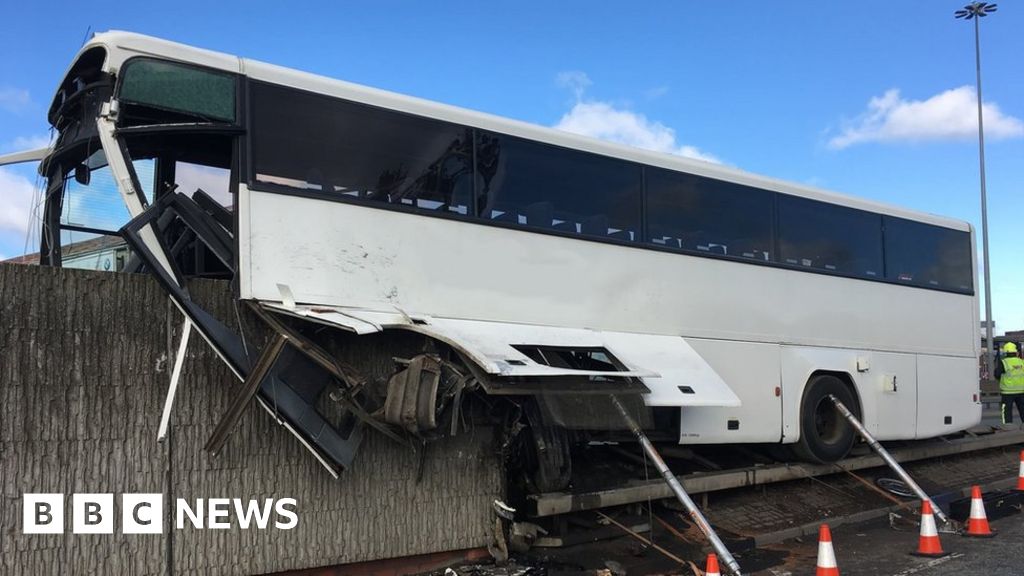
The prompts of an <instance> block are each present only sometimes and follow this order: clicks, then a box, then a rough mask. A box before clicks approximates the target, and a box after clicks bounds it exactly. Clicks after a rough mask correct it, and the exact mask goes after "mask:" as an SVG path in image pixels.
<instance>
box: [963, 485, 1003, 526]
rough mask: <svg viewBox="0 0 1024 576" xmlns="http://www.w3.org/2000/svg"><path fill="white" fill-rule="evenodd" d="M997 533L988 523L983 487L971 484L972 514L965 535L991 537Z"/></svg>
mask: <svg viewBox="0 0 1024 576" xmlns="http://www.w3.org/2000/svg"><path fill="white" fill-rule="evenodd" d="M995 535H996V533H995V532H993V531H992V528H990V527H989V525H988V516H986V515H985V501H984V500H982V498H981V487H980V486H971V516H970V517H969V518H968V519H967V531H966V532H964V536H972V537H974V538H991V537H993V536H995Z"/></svg>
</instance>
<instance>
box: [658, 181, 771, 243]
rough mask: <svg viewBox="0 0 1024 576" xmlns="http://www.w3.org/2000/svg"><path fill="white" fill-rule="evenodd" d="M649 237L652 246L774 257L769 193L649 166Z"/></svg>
mask: <svg viewBox="0 0 1024 576" xmlns="http://www.w3.org/2000/svg"><path fill="white" fill-rule="evenodd" d="M646 209H647V240H648V242H651V243H653V244H656V245H660V246H668V247H671V248H677V249H681V250H692V251H698V252H707V253H713V254H724V255H728V256H739V257H742V258H752V259H756V260H771V259H772V193H771V192H768V191H767V190H760V189H757V188H750V187H747V186H741V185H739V184H732V183H729V182H722V181H719V180H712V179H710V178H704V177H701V176H694V175H691V174H683V173H680V172H672V171H669V170H660V169H657V168H648V169H647V204H646Z"/></svg>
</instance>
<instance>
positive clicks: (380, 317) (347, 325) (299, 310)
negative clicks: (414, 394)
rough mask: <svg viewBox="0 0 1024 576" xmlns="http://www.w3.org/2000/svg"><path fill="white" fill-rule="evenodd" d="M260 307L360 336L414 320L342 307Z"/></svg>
mask: <svg viewBox="0 0 1024 576" xmlns="http://www.w3.org/2000/svg"><path fill="white" fill-rule="evenodd" d="M260 306H261V307H263V308H264V309H265V310H270V311H272V312H278V313H281V314H286V315H288V316H294V317H296V318H304V319H307V320H312V321H313V322H317V323H320V324H326V325H328V326H333V327H335V328H341V329H342V330H347V331H349V332H355V333H356V334H359V335H360V336H361V335H363V334H372V333H374V332H380V331H382V330H383V329H384V327H385V326H388V327H394V326H396V325H400V324H410V323H412V320H411V319H410V318H409V317H408V316H406V315H405V314H402V313H401V312H380V311H375V310H362V309H358V308H345V307H342V306H309V305H305V304H293V305H291V306H289V304H288V303H283V302H266V301H261V302H260Z"/></svg>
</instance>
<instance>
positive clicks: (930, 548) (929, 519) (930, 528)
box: [911, 500, 946, 558]
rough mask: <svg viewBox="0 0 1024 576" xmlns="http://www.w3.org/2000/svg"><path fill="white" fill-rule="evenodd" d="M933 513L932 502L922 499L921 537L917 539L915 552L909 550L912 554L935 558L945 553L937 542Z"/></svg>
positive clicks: (937, 535) (937, 532)
mask: <svg viewBox="0 0 1024 576" xmlns="http://www.w3.org/2000/svg"><path fill="white" fill-rule="evenodd" d="M933 514H934V513H933V512H932V503H931V502H929V501H928V500H923V501H922V502H921V538H920V539H919V540H918V544H917V552H911V554H913V555H914V556H928V557H930V558H937V557H939V556H945V555H946V553H945V552H943V551H942V544H941V543H939V531H938V530H936V529H935V516H934V515H933Z"/></svg>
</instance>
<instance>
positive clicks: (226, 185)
mask: <svg viewBox="0 0 1024 576" xmlns="http://www.w3.org/2000/svg"><path fill="white" fill-rule="evenodd" d="M174 182H175V184H177V185H178V188H177V191H178V192H181V193H183V194H185V195H187V196H189V197H191V196H192V195H193V194H195V193H196V191H197V190H202V191H203V192H206V193H207V194H208V195H209V196H210V197H211V198H212V199H214V200H215V201H216V202H217V203H218V204H220V205H221V206H223V207H224V208H226V209H228V210H229V211H231V210H233V209H234V199H233V198H232V196H231V170H229V169H227V168H219V167H217V166H205V165H203V164H193V163H191V162H182V161H178V162H175V167H174Z"/></svg>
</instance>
